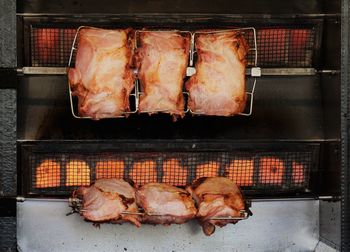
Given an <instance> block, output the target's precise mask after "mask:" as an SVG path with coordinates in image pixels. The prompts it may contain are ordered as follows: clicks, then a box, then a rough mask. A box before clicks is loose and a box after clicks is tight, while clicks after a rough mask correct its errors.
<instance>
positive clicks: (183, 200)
mask: <svg viewBox="0 0 350 252" xmlns="http://www.w3.org/2000/svg"><path fill="white" fill-rule="evenodd" d="M136 201H137V204H138V205H139V206H140V207H142V208H143V209H144V210H145V212H146V213H149V214H158V215H161V216H147V215H145V217H144V219H143V222H147V223H152V224H164V225H167V224H172V223H176V224H182V223H185V222H186V221H188V220H190V219H192V218H194V217H195V215H196V212H197V209H196V208H195V205H194V201H193V199H192V198H191V196H190V194H189V193H188V192H187V191H186V190H183V189H180V188H177V187H175V186H171V185H168V184H165V183H149V184H146V185H144V186H142V187H141V188H140V189H139V190H138V191H137V193H136Z"/></svg>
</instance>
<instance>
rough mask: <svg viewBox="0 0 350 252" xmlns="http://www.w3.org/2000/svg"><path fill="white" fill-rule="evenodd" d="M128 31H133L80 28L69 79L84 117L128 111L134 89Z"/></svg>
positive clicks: (117, 114)
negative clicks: (73, 66) (73, 65)
mask: <svg viewBox="0 0 350 252" xmlns="http://www.w3.org/2000/svg"><path fill="white" fill-rule="evenodd" d="M129 34H130V30H104V29H97V28H82V29H81V30H80V31H79V37H78V40H79V41H78V51H77V54H76V60H75V68H71V69H69V72H68V79H69V83H70V86H71V88H72V90H73V95H76V96H77V97H78V110H79V114H80V115H81V116H90V117H92V118H93V119H96V120H98V119H101V118H108V117H116V116H120V115H121V114H122V113H123V112H126V111H129V95H130V92H131V91H132V89H133V88H134V80H133V74H132V69H131V63H132V45H131V43H130V42H129V41H131V40H130V39H129V38H130V36H129Z"/></svg>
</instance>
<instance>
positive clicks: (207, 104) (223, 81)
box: [186, 31, 248, 116]
mask: <svg viewBox="0 0 350 252" xmlns="http://www.w3.org/2000/svg"><path fill="white" fill-rule="evenodd" d="M195 48H196V51H197V55H198V61H197V63H196V66H195V67H196V74H194V75H192V76H191V78H190V79H189V81H188V82H187V83H186V89H187V91H188V92H189V101H188V107H189V108H190V109H191V110H192V111H193V112H194V113H199V114H204V115H215V116H232V115H236V114H238V113H241V112H242V111H243V110H244V107H245V102H246V94H245V59H244V58H245V55H246V54H247V51H248V44H247V42H246V41H245V40H244V38H243V36H242V35H240V34H239V33H237V32H235V31H227V32H220V33H201V34H199V35H197V36H196V38H195Z"/></svg>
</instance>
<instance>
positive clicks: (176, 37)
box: [136, 32, 190, 116]
mask: <svg viewBox="0 0 350 252" xmlns="http://www.w3.org/2000/svg"><path fill="white" fill-rule="evenodd" d="M189 48H190V39H189V36H183V35H181V34H180V33H178V32H141V33H140V47H139V48H138V52H137V57H136V58H137V60H136V61H137V65H138V76H139V80H140V82H141V87H142V90H141V91H142V92H143V94H142V96H141V98H140V104H139V111H140V112H149V113H150V114H152V113H156V112H165V113H170V114H172V115H179V116H183V115H184V98H183V94H182V88H183V79H184V77H185V74H186V67H187V64H188V57H189Z"/></svg>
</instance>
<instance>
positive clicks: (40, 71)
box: [17, 67, 67, 75]
mask: <svg viewBox="0 0 350 252" xmlns="http://www.w3.org/2000/svg"><path fill="white" fill-rule="evenodd" d="M17 73H19V74H24V75H66V74H67V68H66V67H23V68H19V69H17Z"/></svg>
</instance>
